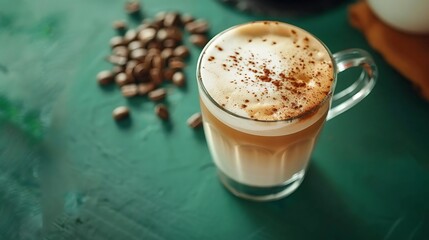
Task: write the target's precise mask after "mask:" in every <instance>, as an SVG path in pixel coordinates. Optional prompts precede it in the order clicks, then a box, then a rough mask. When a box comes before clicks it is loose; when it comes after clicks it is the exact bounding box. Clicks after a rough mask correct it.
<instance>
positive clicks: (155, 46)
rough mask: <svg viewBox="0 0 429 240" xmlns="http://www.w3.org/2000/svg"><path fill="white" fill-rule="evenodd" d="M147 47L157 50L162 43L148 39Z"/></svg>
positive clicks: (160, 47)
mask: <svg viewBox="0 0 429 240" xmlns="http://www.w3.org/2000/svg"><path fill="white" fill-rule="evenodd" d="M147 48H148V49H158V50H161V49H162V43H161V42H159V41H155V40H154V41H150V42H149V43H148V44H147Z"/></svg>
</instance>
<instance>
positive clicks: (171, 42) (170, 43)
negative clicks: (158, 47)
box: [162, 39, 179, 48]
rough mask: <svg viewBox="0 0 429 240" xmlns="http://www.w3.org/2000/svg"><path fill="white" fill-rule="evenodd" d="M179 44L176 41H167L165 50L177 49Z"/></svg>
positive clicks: (164, 43) (164, 44)
mask: <svg viewBox="0 0 429 240" xmlns="http://www.w3.org/2000/svg"><path fill="white" fill-rule="evenodd" d="M178 44H179V43H178V42H177V41H176V40H174V39H165V41H164V42H163V43H162V45H163V46H164V47H165V48H175V47H176V46H177V45H178Z"/></svg>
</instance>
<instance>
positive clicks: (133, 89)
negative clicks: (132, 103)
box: [121, 84, 138, 97]
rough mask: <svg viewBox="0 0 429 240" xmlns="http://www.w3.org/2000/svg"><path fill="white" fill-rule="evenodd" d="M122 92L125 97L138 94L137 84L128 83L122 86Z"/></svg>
mask: <svg viewBox="0 0 429 240" xmlns="http://www.w3.org/2000/svg"><path fill="white" fill-rule="evenodd" d="M121 92H122V95H123V96H124V97H134V96H136V95H137V94H138V89H137V85H135V84H126V85H123V86H122V87H121Z"/></svg>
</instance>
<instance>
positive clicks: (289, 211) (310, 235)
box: [237, 164, 375, 239]
mask: <svg viewBox="0 0 429 240" xmlns="http://www.w3.org/2000/svg"><path fill="white" fill-rule="evenodd" d="M238 201H241V203H240V204H237V205H238V206H241V207H243V208H245V210H246V212H247V213H248V217H249V219H252V220H253V221H254V222H255V225H258V226H264V227H265V229H264V232H266V233H270V234H271V236H270V238H271V239H284V238H290V237H292V238H293V239H322V238H323V239H372V238H371V237H369V236H372V237H373V238H374V237H375V234H374V233H371V232H368V228H367V226H365V224H364V223H362V222H361V221H360V220H359V219H357V217H356V216H354V215H353V213H351V212H349V210H348V206H347V204H346V203H345V201H344V200H343V199H341V194H339V193H338V192H337V191H336V189H335V187H334V186H333V185H332V184H331V183H330V182H329V180H328V179H327V178H326V177H325V176H324V174H323V172H321V171H320V170H319V169H318V168H317V166H314V164H312V165H310V167H309V169H308V171H307V176H306V179H305V180H304V181H303V183H302V185H301V186H300V187H299V188H298V190H297V191H296V192H295V193H293V194H292V195H290V196H288V197H286V198H285V199H282V200H279V201H274V202H267V203H259V202H249V201H246V200H238Z"/></svg>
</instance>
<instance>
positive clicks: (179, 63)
mask: <svg viewBox="0 0 429 240" xmlns="http://www.w3.org/2000/svg"><path fill="white" fill-rule="evenodd" d="M185 66H186V64H185V63H184V62H183V60H182V59H181V58H178V57H173V58H171V59H170V60H169V61H168V67H169V68H171V69H182V68H184V67H185Z"/></svg>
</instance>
